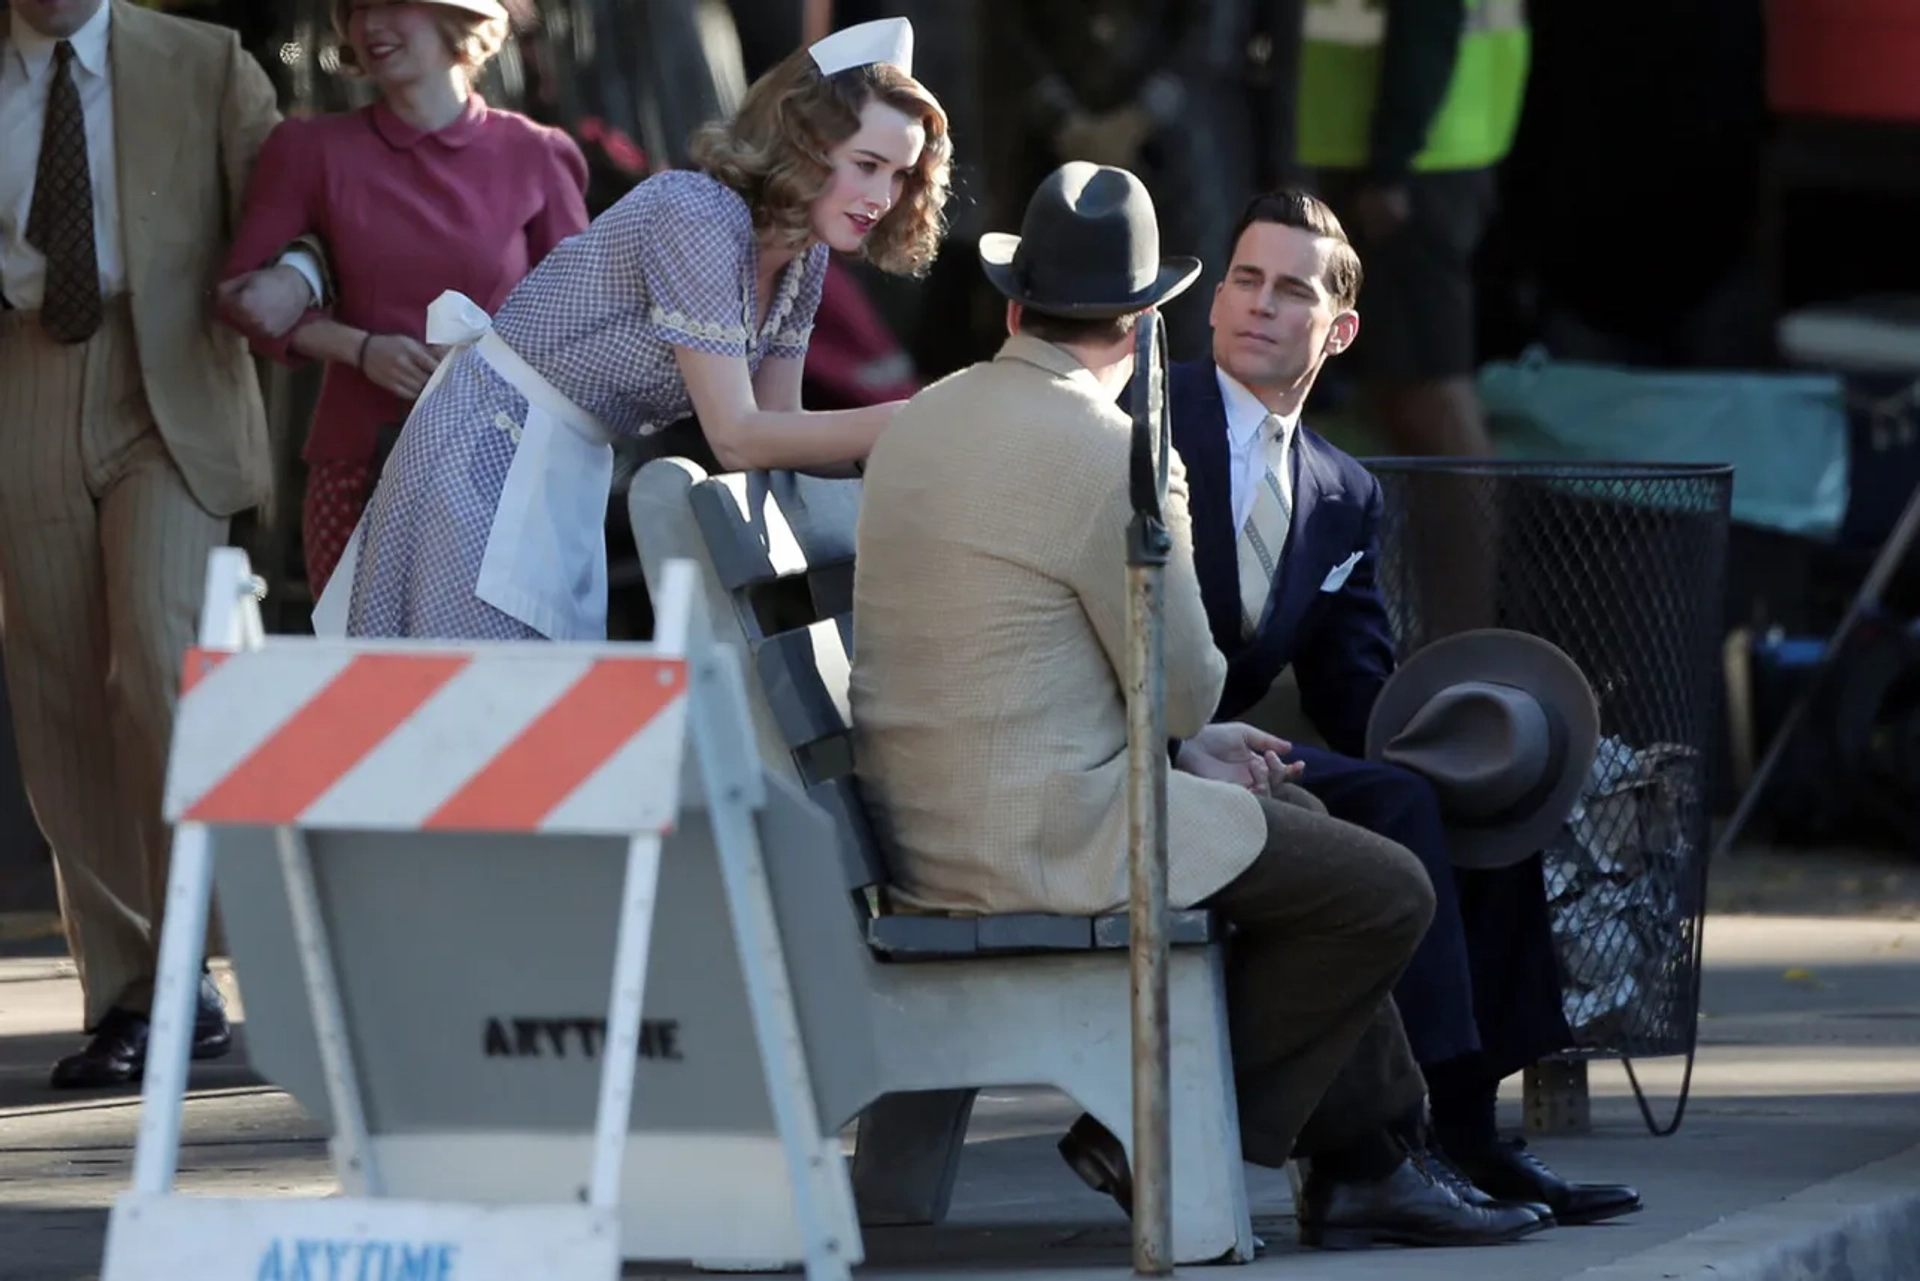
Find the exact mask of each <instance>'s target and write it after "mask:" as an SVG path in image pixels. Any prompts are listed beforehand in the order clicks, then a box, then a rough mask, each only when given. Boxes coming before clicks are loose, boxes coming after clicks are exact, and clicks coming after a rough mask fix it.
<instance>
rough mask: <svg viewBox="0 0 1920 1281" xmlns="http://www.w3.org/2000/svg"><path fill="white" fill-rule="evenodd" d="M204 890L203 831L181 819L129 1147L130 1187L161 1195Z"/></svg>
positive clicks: (169, 1172) (182, 1082)
mask: <svg viewBox="0 0 1920 1281" xmlns="http://www.w3.org/2000/svg"><path fill="white" fill-rule="evenodd" d="M212 894H213V851H212V848H211V846H210V844H209V842H208V840H207V829H206V828H205V827H202V826H201V825H200V824H198V823H182V824H181V825H180V826H179V827H177V828H176V829H174V834H173V861H172V863H171V864H170V865H169V869H168V873H167V904H166V914H165V916H164V918H163V921H162V924H161V927H160V966H159V973H158V974H157V975H156V976H155V978H154V988H153V1012H152V1025H151V1027H150V1028H149V1029H148V1033H147V1067H146V1074H145V1076H144V1077H143V1079H142V1080H141V1083H140V1134H139V1137H138V1139H137V1140H136V1141H135V1144H134V1151H133V1190H134V1191H135V1192H136V1193H140V1194H143V1195H146V1196H165V1195H166V1194H167V1192H169V1191H170V1190H171V1189H172V1187H173V1176H174V1171H175V1169H176V1168H177V1167H178V1165H179V1159H180V1114H181V1111H182V1110H183V1109H184V1108H185V1107H186V1094H187V1060H188V1057H189V1052H190V1050H191V1047H192V1043H193V1020H194V1015H195V1013H196V1009H197V1004H198V1001H197V997H198V994H199V990H200V963H201V961H202V960H204V959H205V955H204V953H205V948H206V937H207V903H208V900H209V899H210V898H211V897H212Z"/></svg>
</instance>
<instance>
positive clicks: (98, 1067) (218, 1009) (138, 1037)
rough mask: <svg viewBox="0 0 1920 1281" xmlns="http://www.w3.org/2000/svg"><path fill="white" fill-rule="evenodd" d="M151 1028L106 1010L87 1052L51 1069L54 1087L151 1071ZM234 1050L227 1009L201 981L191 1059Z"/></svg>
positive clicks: (95, 1085)
mask: <svg viewBox="0 0 1920 1281" xmlns="http://www.w3.org/2000/svg"><path fill="white" fill-rule="evenodd" d="M151 1027H152V1025H151V1024H150V1023H149V1021H148V1019H147V1016H146V1015H144V1014H135V1013H133V1012H132V1011H130V1010H122V1009H112V1010H108V1011H107V1014H106V1017H105V1018H103V1019H101V1020H100V1024H99V1026H98V1027H96V1028H95V1029H94V1032H93V1039H92V1040H90V1041H88V1042H87V1046H86V1048H85V1049H83V1050H81V1051H80V1052H79V1053H78V1054H69V1055H68V1056H67V1057H66V1058H64V1059H61V1060H60V1061H59V1062H58V1063H56V1064H54V1065H53V1076H52V1085H53V1088H54V1089H56V1090H97V1089H103V1088H106V1087H109V1086H115V1085H127V1084H129V1083H131V1082H134V1081H138V1080H139V1079H140V1074H141V1073H142V1072H144V1071H146V1068H147V1035H148V1033H149V1031H150V1030H151ZM232 1048H233V1028H232V1026H231V1025H230V1024H229V1023H228V1022H227V1008H226V1005H225V1003H223V1002H222V1001H221V1000H220V991H219V989H218V988H216V987H214V985H213V980H212V979H210V978H205V977H203V978H201V980H200V994H199V1000H198V1002H197V1004H196V1006H195V1009H194V1016H193V1043H192V1049H191V1053H192V1056H193V1057H194V1058H195V1059H197V1060H204V1059H217V1058H220V1057H222V1056H224V1055H225V1054H226V1053H227V1052H228V1051H229V1050H231V1049H232Z"/></svg>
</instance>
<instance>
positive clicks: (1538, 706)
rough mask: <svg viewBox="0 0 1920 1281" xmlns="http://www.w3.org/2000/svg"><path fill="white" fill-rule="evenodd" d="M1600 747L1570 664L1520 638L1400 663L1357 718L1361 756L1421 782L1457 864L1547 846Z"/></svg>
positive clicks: (1521, 855) (1581, 684)
mask: <svg viewBox="0 0 1920 1281" xmlns="http://www.w3.org/2000/svg"><path fill="white" fill-rule="evenodd" d="M1599 744H1600V705H1599V702H1598V700H1596V699H1595V698H1594V695H1593V687H1592V685H1590V684H1588V682H1587V678H1586V676H1585V675H1583V674H1582V673H1581V671H1580V667H1579V665H1578V664H1577V663H1575V662H1574V661H1573V660H1572V659H1571V658H1569V657H1567V655H1566V653H1565V652H1564V651H1562V650H1561V649H1559V648H1558V647H1556V646H1554V645H1552V644H1550V643H1548V642H1547V641H1544V640H1542V639H1540V638H1539V637H1538V636H1531V635H1528V634H1527V633H1525V632H1514V631H1505V630H1502V629H1498V628H1488V629H1484V630H1481V631H1472V632H1461V633H1459V634H1457V635H1454V636H1449V637H1447V638H1446V639H1444V640H1439V641H1435V642H1434V643H1433V644H1431V645H1429V646H1427V647H1426V648H1425V649H1423V650H1421V651H1420V652H1419V653H1417V654H1415V655H1414V656H1413V657H1412V658H1410V659H1408V660H1407V661H1406V662H1405V663H1404V664H1402V665H1401V667H1400V670H1399V671H1397V672H1395V673H1394V674H1393V676H1392V677H1391V678H1390V679H1389V680H1388V681H1387V683H1386V685H1385V687H1384V688H1382V689H1381V691H1380V697H1379V698H1378V699H1377V700H1375V702H1374V705H1373V714H1372V716H1370V717H1369V718H1368V720H1367V758H1368V759H1369V760H1376V761H1383V762H1386V763H1387V764H1390V765H1398V766H1400V767H1401V768H1402V769H1406V770H1411V771H1412V772H1413V773H1415V774H1418V775H1420V776H1421V777H1422V778H1425V779H1426V780H1427V781H1428V782H1429V783H1431V784H1432V785H1433V789H1434V792H1435V793H1436V794H1437V795H1438V796H1439V798H1440V812H1441V818H1442V820H1443V821H1444V822H1445V824H1446V827H1447V847H1448V852H1449V854H1450V855H1451V857H1452V859H1453V862H1454V864H1455V865H1456V866H1459V867H1470V868H1494V867H1506V866H1508V865H1510V864H1513V863H1518V862H1520V861H1521V860H1522V859H1525V858H1527V857H1529V856H1530V855H1532V854H1533V853H1534V852H1535V851H1537V850H1539V849H1541V848H1543V847H1545V846H1547V845H1549V844H1551V843H1552V842H1553V839H1554V837H1555V835H1556V834H1557V833H1558V832H1559V830H1560V826H1561V824H1563V823H1565V822H1566V820H1567V816H1568V815H1569V814H1571V813H1572V812H1573V806H1574V803H1575V802H1576V801H1578V800H1579V797H1580V789H1581V787H1582V786H1583V785H1584V784H1585V783H1586V781H1587V771H1588V770H1589V769H1591V768H1592V766H1593V756H1594V752H1595V751H1596V750H1597V749H1598V747H1599Z"/></svg>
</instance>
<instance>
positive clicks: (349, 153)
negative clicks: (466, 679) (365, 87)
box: [224, 0, 587, 599]
mask: <svg viewBox="0 0 1920 1281" xmlns="http://www.w3.org/2000/svg"><path fill="white" fill-rule="evenodd" d="M332 3H333V22H334V28H335V31H336V32H337V33H338V35H339V37H340V41H341V49H340V62H341V65H342V67H343V68H345V69H347V70H349V71H351V72H354V73H357V74H363V75H365V76H367V77H368V78H369V79H370V80H372V82H373V83H374V85H375V86H376V87H377V88H378V90H379V94H380V96H379V98H378V99H377V100H376V101H375V102H374V103H373V104H372V105H370V106H367V107H363V108H361V109H360V110H357V111H351V112H346V113H342V114H338V115H328V116H318V117H311V118H307V119H298V120H288V121H286V122H285V123H283V124H281V125H280V126H279V127H278V128H277V129H275V130H274V132H273V135H272V137H270V138H269V139H268V140H267V144H266V146H265V147H264V148H263V149H262V151H261V153H260V158H259V161H258V163H257V164H256V166H255V168H254V173H253V178H252V182H251V185H250V186H249V188H248V192H247V206H246V213H245V216H244V218H243V220H242V222H241V226H240V230H239V234H238V235H237V236H236V237H235V239H234V245H233V250H232V252H231V254H230V255H229V256H228V259H227V264H226V270H225V273H224V274H225V275H226V277H227V278H228V279H229V280H231V279H234V278H236V277H240V276H243V275H245V273H247V272H249V271H251V270H253V269H254V268H256V267H260V266H263V265H265V264H267V263H269V262H271V261H272V260H273V259H274V257H275V256H276V255H277V254H278V253H279V252H280V250H281V249H282V248H283V247H284V246H285V245H286V244H287V243H288V242H289V241H290V240H292V239H293V238H294V237H295V236H298V235H301V234H302V233H309V232H310V233H313V234H315V235H318V236H319V237H320V238H321V240H322V241H323V242H324V243H325V244H326V247H327V251H328V254H329V256H330V263H331V266H332V269H333V278H334V286H335V287H334V290H333V293H334V295H335V297H334V299H333V306H332V307H331V309H330V311H319V310H316V311H313V312H309V313H308V315H307V316H306V317H305V318H304V319H303V320H302V321H301V322H300V324H298V325H296V326H295V327H294V328H293V329H292V330H291V331H290V332H289V333H288V334H286V335H285V336H284V337H280V338H274V337H271V336H269V335H266V334H264V333H260V332H258V331H256V330H251V329H249V328H248V327H247V326H246V325H245V324H244V323H243V322H242V321H240V320H239V319H237V317H236V318H235V319H234V321H233V323H235V324H236V326H237V327H240V328H242V329H243V330H245V331H246V332H247V333H248V336H249V338H251V339H252V340H253V342H254V345H255V348H256V349H257V350H259V351H261V352H262V353H263V354H267V355H271V356H274V357H276V358H278V359H280V360H283V361H286V362H287V363H297V362H298V361H302V360H320V361H324V362H326V366H327V369H326V377H325V381H324V384H323V386H322V389H321V392H320V400H319V403H318V405H317V406H316V407H315V409H314V415H313V424H312V427H311V428H310V430H309V431H308V434H307V441H306V447H305V449H304V451H303V453H302V456H303V457H304V459H305V460H306V463H307V468H308V471H307V497H306V506H305V510H304V512H303V513H302V522H301V533H302V542H303V544H304V546H305V551H306V561H307V581H308V585H309V586H310V587H311V588H312V590H313V594H314V596H315V598H316V599H317V598H318V597H319V595H320V592H321V590H322V589H323V588H324V587H325V586H326V584H327V580H328V578H330V577H331V576H332V574H333V570H334V567H335V565H336V564H337V563H338V562H339V559H340V554H341V551H342V549H343V548H344V547H345V546H346V543H347V539H348V537H349V536H350V535H351V534H352V532H353V528H354V525H355V524H356V523H357V522H358V521H359V519H360V513H361V510H362V508H364V507H365V506H366V501H367V495H368V493H369V492H370V491H371V489H372V483H373V475H372V464H373V460H374V456H375V452H376V442H377V441H378V440H379V437H380V435H381V432H382V429H389V430H397V429H398V427H399V426H400V424H401V423H403V422H405V421H406V417H407V414H408V412H409V411H410V410H411V408H412V406H413V402H414V400H415V398H417V397H418V396H419V394H420V392H421V389H422V388H424V387H425V386H426V383H427V379H428V378H429V377H430V376H431V375H432V373H433V370H434V366H435V364H436V357H435V355H434V354H433V353H432V352H431V351H429V350H428V348H427V346H426V342H425V339H426V324H427V308H428V306H429V305H430V304H431V303H432V302H433V300H434V299H435V298H437V297H439V296H440V295H441V294H442V293H444V292H446V291H448V290H453V291H456V292H459V293H462V294H465V295H466V296H467V297H469V298H471V299H473V300H474V301H475V302H476V303H478V304H479V305H481V306H482V307H485V308H487V309H488V310H492V309H494V308H497V307H498V306H499V305H500V304H501V303H502V302H503V301H505V299H506V297H507V294H508V293H509V292H511V291H512V289H513V287H514V285H516V284H518V283H519V281H520V279H521V278H522V277H523V276H525V275H526V274H527V272H528V271H529V270H530V269H531V268H532V267H533V266H534V265H535V264H536V263H538V262H539V261H540V260H541V259H542V258H544V257H546V255H547V253H548V251H550V250H551V249H552V248H553V247H554V246H555V245H557V244H559V243H560V242H561V241H562V240H564V239H566V238H567V237H568V236H571V235H573V234H574V233H576V232H579V231H581V230H584V229H585V227H586V225H587V209H586V199H585V192H586V184H587V164H586V159H585V158H584V157H583V156H582V155H581V154H580V149H579V148H578V147H577V146H575V145H574V142H573V140H572V139H571V138H569V137H567V136H566V134H564V133H561V132H560V131H559V130H556V129H549V128H547V127H545V126H543V125H539V124H535V123H534V122H533V121H531V120H529V119H528V118H526V117H525V116H522V115H518V114H516V113H514V112H511V111H498V110H495V109H493V108H491V107H489V106H487V104H486V103H485V102H483V101H482V100H481V98H480V96H479V94H477V93H475V92H474V91H473V89H472V81H473V78H474V76H475V75H476V74H477V73H478V72H479V70H480V68H481V67H483V66H485V65H486V63H487V61H488V59H490V58H491V57H492V56H493V55H494V54H495V53H496V52H497V51H498V50H499V48H500V46H501V44H502V42H503V41H504V40H505V38H506V34H507V14H506V11H505V10H504V9H503V8H502V7H501V5H500V4H499V0H437V2H436V3H416V2H414V0H332ZM229 314H230V315H233V313H231V312H230V313H229Z"/></svg>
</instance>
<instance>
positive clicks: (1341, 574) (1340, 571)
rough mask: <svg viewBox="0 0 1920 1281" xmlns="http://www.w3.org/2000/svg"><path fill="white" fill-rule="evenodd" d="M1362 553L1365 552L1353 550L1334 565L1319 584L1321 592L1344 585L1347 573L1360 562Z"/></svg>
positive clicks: (1335, 589)
mask: <svg viewBox="0 0 1920 1281" xmlns="http://www.w3.org/2000/svg"><path fill="white" fill-rule="evenodd" d="M1364 555H1366V553H1365V552H1355V553H1354V554H1353V555H1351V556H1349V557H1347V558H1346V559H1345V560H1343V561H1341V562H1340V563H1339V564H1338V565H1335V566H1334V567H1333V570H1332V572H1331V573H1329V574H1328V575H1327V581H1326V582H1324V583H1322V584H1320V590H1321V591H1323V592H1337V591H1339V590H1340V589H1341V588H1342V587H1344V586H1346V584H1347V575H1348V574H1351V573H1352V572H1353V567H1354V566H1355V565H1358V564H1359V563H1360V558H1361V557H1362V556H1364Z"/></svg>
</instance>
